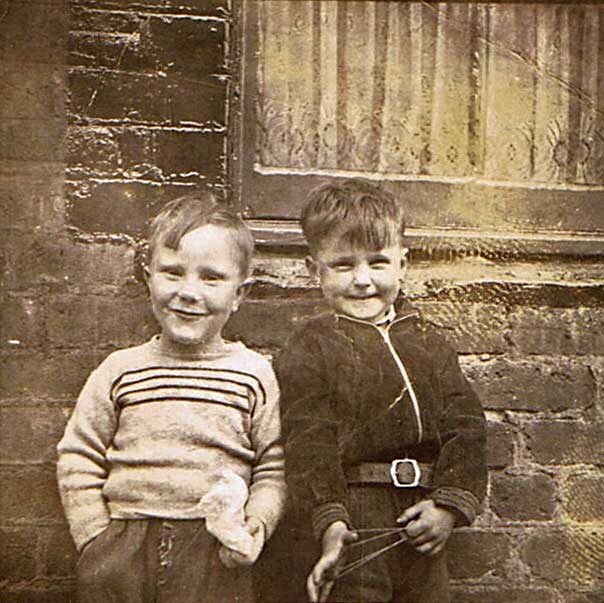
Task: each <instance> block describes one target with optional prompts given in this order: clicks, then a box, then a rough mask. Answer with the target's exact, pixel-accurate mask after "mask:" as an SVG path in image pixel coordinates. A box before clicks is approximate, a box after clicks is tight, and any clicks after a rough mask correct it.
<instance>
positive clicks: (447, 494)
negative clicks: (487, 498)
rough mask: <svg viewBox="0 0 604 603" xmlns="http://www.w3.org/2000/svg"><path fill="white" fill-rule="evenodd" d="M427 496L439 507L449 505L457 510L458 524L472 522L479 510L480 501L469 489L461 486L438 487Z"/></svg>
mask: <svg viewBox="0 0 604 603" xmlns="http://www.w3.org/2000/svg"><path fill="white" fill-rule="evenodd" d="M429 498H431V499H432V500H433V501H434V502H435V503H436V504H437V505H440V506H441V507H451V508H453V509H455V510H456V511H458V512H459V519H460V521H458V524H457V525H458V526H462V525H468V526H469V525H470V524H472V523H473V522H474V520H475V519H476V514H477V513H478V511H479V510H480V501H479V500H478V499H477V498H476V497H475V496H474V495H473V494H472V493H471V492H470V491H469V490H462V489H461V488H438V489H437V490H435V491H434V492H433V493H432V494H431V495H430V497H429Z"/></svg>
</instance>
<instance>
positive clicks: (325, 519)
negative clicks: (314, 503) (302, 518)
mask: <svg viewBox="0 0 604 603" xmlns="http://www.w3.org/2000/svg"><path fill="white" fill-rule="evenodd" d="M311 520H312V529H313V532H314V534H315V538H316V539H317V540H318V541H319V542H321V539H322V538H323V533H324V532H325V530H326V529H327V528H328V527H329V526H330V525H331V524H332V523H333V522H334V521H343V522H344V523H345V524H346V525H347V526H348V527H350V516H349V515H348V511H347V509H346V507H345V506H344V505H343V504H342V503H339V502H329V503H324V504H322V505H321V506H319V507H317V508H316V509H314V510H313V512H312V517H311Z"/></svg>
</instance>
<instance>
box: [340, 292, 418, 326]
mask: <svg viewBox="0 0 604 603" xmlns="http://www.w3.org/2000/svg"><path fill="white" fill-rule="evenodd" d="M335 317H336V321H338V320H340V319H343V320H349V321H350V322H355V323H359V324H362V325H369V326H371V327H376V328H379V327H381V328H389V327H390V326H392V325H393V324H396V323H399V322H402V321H404V320H407V319H408V318H419V311H418V310H417V309H416V308H414V307H413V306H412V305H411V304H410V303H409V302H408V301H407V300H406V299H405V298H404V297H402V296H400V297H399V298H398V299H397V300H396V301H395V302H394V304H393V305H392V306H391V307H390V310H389V311H388V313H387V314H386V316H385V317H384V319H382V321H380V322H379V323H374V322H370V321H368V320H361V319H359V318H352V316H347V315H346V314H336V315H335Z"/></svg>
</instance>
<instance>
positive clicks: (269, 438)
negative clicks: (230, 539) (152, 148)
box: [245, 361, 286, 540]
mask: <svg viewBox="0 0 604 603" xmlns="http://www.w3.org/2000/svg"><path fill="white" fill-rule="evenodd" d="M259 378H260V381H261V383H262V385H263V388H264V391H265V395H266V398H265V399H264V400H257V401H256V404H255V406H254V409H253V412H252V426H251V436H252V443H253V446H254V450H255V451H256V460H255V463H254V467H253V468H252V478H251V484H250V495H249V498H248V501H247V504H246V507H245V511H246V514H247V515H253V516H255V517H257V518H259V519H260V520H262V522H263V523H264V525H265V527H266V538H267V540H268V538H270V536H271V535H272V533H273V532H274V531H275V528H276V527H277V523H278V522H279V520H280V519H281V516H282V515H283V511H284V509H285V498H286V490H285V460H284V458H283V446H282V443H281V419H280V417H279V387H278V385H277V380H276V378H275V374H274V372H273V369H272V368H271V366H270V364H269V362H268V361H266V363H263V365H262V366H261V367H260V372H259Z"/></svg>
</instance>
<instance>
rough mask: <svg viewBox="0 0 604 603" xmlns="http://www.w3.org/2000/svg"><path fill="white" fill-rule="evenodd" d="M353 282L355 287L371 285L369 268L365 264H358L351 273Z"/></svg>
mask: <svg viewBox="0 0 604 603" xmlns="http://www.w3.org/2000/svg"><path fill="white" fill-rule="evenodd" d="M352 278H353V283H354V284H355V285H356V286H357V287H368V286H369V285H371V276H370V274H369V269H368V268H367V267H366V266H359V267H358V268H356V269H355V270H354V272H353V275H352Z"/></svg>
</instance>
